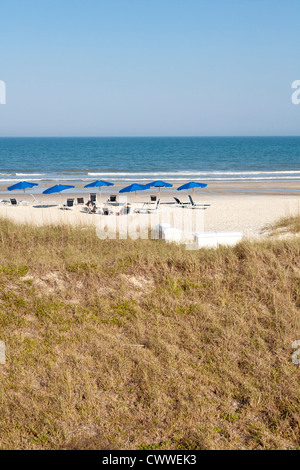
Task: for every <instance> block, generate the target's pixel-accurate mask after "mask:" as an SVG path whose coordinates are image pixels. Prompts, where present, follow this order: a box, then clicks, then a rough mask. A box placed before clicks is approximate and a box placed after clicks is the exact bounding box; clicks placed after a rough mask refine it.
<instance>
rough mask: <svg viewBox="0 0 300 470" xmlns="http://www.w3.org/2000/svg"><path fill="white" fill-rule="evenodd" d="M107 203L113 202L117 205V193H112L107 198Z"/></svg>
mask: <svg viewBox="0 0 300 470" xmlns="http://www.w3.org/2000/svg"><path fill="white" fill-rule="evenodd" d="M107 204H112V205H117V204H118V202H117V196H116V194H111V195H110V196H109V199H108V200H107Z"/></svg>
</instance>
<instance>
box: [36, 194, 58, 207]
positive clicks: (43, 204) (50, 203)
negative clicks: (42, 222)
mask: <svg viewBox="0 0 300 470" xmlns="http://www.w3.org/2000/svg"><path fill="white" fill-rule="evenodd" d="M30 196H31V197H32V202H31V204H32V205H33V206H34V207H36V208H42V207H45V208H46V207H53V206H57V202H55V201H47V202H40V201H38V200H37V199H36V198H35V197H34V195H33V194H30Z"/></svg>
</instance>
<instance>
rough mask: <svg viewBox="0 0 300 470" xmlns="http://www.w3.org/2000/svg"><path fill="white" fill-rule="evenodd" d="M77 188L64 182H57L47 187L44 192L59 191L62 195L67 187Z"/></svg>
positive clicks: (53, 192)
mask: <svg viewBox="0 0 300 470" xmlns="http://www.w3.org/2000/svg"><path fill="white" fill-rule="evenodd" d="M72 188H75V186H69V185H67V184H66V185H64V184H56V185H55V186H52V187H51V188H48V189H46V190H45V191H43V194H55V193H59V196H60V197H61V192H62V191H65V190H66V189H72Z"/></svg>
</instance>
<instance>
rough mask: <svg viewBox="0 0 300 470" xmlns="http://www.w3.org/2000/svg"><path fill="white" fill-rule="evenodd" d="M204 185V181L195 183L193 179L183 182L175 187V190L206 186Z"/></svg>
mask: <svg viewBox="0 0 300 470" xmlns="http://www.w3.org/2000/svg"><path fill="white" fill-rule="evenodd" d="M206 186H207V184H205V183H196V182H195V181H190V183H185V184H183V185H182V186H180V187H179V188H177V191H181V190H182V189H193V188H206Z"/></svg>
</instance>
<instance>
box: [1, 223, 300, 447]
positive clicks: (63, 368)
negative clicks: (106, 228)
mask: <svg viewBox="0 0 300 470" xmlns="http://www.w3.org/2000/svg"><path fill="white" fill-rule="evenodd" d="M299 266H300V240H299V239H296V238H295V239H289V240H284V241H264V242H262V243H249V242H243V243H241V244H239V245H238V246H236V247H234V248H220V249H218V250H199V251H186V250H185V249H184V247H179V246H176V245H172V244H171V245H166V244H164V243H162V242H160V241H147V240H137V241H130V240H122V241H117V240H104V241H101V240H99V239H98V238H97V237H96V234H95V232H94V231H93V230H92V229H84V228H76V229H75V228H72V227H63V226H61V227H40V228H37V227H31V226H26V225H14V224H13V223H11V222H8V221H6V220H1V221H0V340H4V341H5V343H6V346H7V363H6V365H4V366H3V365H2V366H1V365H0V448H1V449H178V450H184V449H186V450H197V449H299V448H300V418H299V405H300V387H299V384H300V368H299V366H297V365H295V364H293V363H292V360H291V356H292V353H293V350H292V348H291V345H292V343H293V342H294V341H295V340H300V320H299V312H300V267H299Z"/></svg>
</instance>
